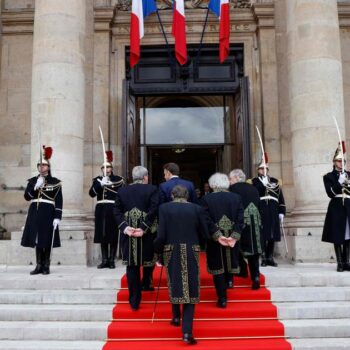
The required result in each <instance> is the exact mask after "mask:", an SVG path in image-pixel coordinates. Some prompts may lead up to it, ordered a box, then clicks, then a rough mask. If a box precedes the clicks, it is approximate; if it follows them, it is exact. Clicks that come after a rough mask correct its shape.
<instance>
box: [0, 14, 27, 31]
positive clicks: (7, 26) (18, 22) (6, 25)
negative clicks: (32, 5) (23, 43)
mask: <svg viewBox="0 0 350 350" xmlns="http://www.w3.org/2000/svg"><path fill="white" fill-rule="evenodd" d="M1 22H2V34H4V35H11V34H14V35H16V34H17V35H18V34H20V35H23V34H33V26H34V9H21V10H2V13H1Z"/></svg>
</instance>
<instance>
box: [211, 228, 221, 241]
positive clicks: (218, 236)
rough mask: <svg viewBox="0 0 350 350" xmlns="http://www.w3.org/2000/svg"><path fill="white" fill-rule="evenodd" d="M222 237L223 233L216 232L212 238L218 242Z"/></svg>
mask: <svg viewBox="0 0 350 350" xmlns="http://www.w3.org/2000/svg"><path fill="white" fill-rule="evenodd" d="M221 236H222V232H221V231H220V230H218V231H216V232H215V233H214V234H213V235H212V238H213V240H214V241H218V239H219V238H220V237H221Z"/></svg>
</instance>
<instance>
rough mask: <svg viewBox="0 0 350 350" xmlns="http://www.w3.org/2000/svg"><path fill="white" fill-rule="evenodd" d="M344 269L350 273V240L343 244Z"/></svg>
mask: <svg viewBox="0 0 350 350" xmlns="http://www.w3.org/2000/svg"><path fill="white" fill-rule="evenodd" d="M343 269H344V271H350V240H347V241H345V243H344V244H343Z"/></svg>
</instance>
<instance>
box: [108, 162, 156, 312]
mask: <svg viewBox="0 0 350 350" xmlns="http://www.w3.org/2000/svg"><path fill="white" fill-rule="evenodd" d="M132 178H133V183H132V184H130V185H128V186H125V187H121V188H120V189H119V190H118V193H117V194H116V198H115V206H114V216H115V219H116V222H117V225H118V228H119V229H120V245H121V253H122V261H123V264H124V265H127V267H126V277H127V281H128V289H129V303H130V306H131V308H132V310H133V311H136V310H137V309H138V308H139V304H140V302H141V289H142V284H144V285H145V284H148V285H149V284H150V281H147V283H146V282H145V281H143V282H141V276H140V267H141V266H143V267H152V266H154V264H155V261H156V258H155V255H154V250H153V240H154V238H155V231H154V230H153V228H152V226H153V225H154V223H155V220H156V216H157V211H158V203H159V194H158V189H157V187H156V186H153V185H149V184H148V171H147V169H146V168H144V167H142V166H136V167H134V168H133V170H132ZM144 272H145V270H144ZM147 278H148V279H150V278H151V276H148V277H147ZM143 279H144V280H145V274H144V276H143Z"/></svg>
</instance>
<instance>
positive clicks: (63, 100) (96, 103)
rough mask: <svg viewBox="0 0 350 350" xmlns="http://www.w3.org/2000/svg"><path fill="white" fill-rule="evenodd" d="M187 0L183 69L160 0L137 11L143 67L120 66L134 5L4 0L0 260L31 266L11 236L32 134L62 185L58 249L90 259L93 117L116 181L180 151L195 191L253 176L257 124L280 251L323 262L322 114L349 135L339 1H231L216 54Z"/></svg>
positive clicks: (326, 130)
mask: <svg viewBox="0 0 350 350" xmlns="http://www.w3.org/2000/svg"><path fill="white" fill-rule="evenodd" d="M185 3H186V32H187V44H188V50H189V57H190V59H189V61H188V64H186V65H185V66H184V67H180V66H179V65H177V64H176V62H175V60H174V56H173V55H174V53H173V44H174V42H173V38H172V36H171V22H172V9H171V1H170V0H161V1H157V4H158V8H159V16H160V18H161V25H160V22H159V19H158V17H157V15H156V14H153V15H151V16H150V17H148V18H147V19H146V21H145V36H144V38H143V39H142V42H141V44H142V48H141V59H140V63H139V65H138V66H137V67H136V68H133V69H130V66H129V56H128V54H129V29H130V28H129V21H130V7H131V1H130V0H94V1H93V0H86V1H85V0H60V1H55V0H36V1H34V0H3V1H2V3H1V15H0V21H1V23H0V25H1V32H0V50H1V56H0V57H1V61H0V79H1V80H0V125H1V128H0V136H1V137H0V183H1V188H0V225H1V227H2V229H3V230H4V231H7V232H12V233H13V234H12V236H11V240H7V241H5V240H2V241H0V263H4V262H5V263H6V262H7V263H28V262H29V260H28V259H30V258H29V255H26V254H22V253H21V249H22V248H20V247H19V241H18V237H19V231H20V229H21V227H22V226H23V224H24V220H25V215H26V210H27V203H25V201H24V200H23V186H25V183H26V179H28V178H29V177H30V176H31V175H32V174H34V173H35V172H36V162H37V159H38V156H39V145H40V144H46V145H50V146H52V147H53V149H54V153H53V157H52V172H53V174H54V176H57V177H58V178H60V179H62V180H63V195H64V220H63V222H62V230H63V231H64V233H63V236H64V237H65V238H66V244H67V246H68V247H69V248H67V249H66V250H65V252H66V253H63V252H62V253H60V254H62V255H61V256H60V255H58V257H59V258H58V259H60V262H61V263H65V262H66V261H70V262H71V263H85V262H86V261H87V262H88V263H94V261H95V260H96V254H97V253H96V251H95V249H94V247H93V245H92V243H91V232H92V230H93V222H92V219H93V217H92V213H93V208H94V202H93V201H92V200H91V199H90V198H89V196H88V189H89V186H90V185H91V179H92V178H93V177H94V176H96V175H97V174H99V173H100V164H101V162H102V145H101V140H100V134H99V126H101V128H102V130H103V133H104V137H105V141H106V144H107V145H108V147H109V148H110V149H112V150H113V152H114V165H115V172H116V173H118V174H122V175H124V176H126V177H128V176H129V173H130V168H131V167H132V166H133V165H136V164H139V163H141V164H143V165H144V166H146V167H148V168H149V170H150V173H151V179H152V182H153V183H155V184H157V183H159V181H161V180H162V178H161V166H162V164H163V163H165V162H168V161H176V162H179V163H180V166H181V168H182V169H183V174H184V176H186V177H188V178H191V179H192V180H193V181H194V182H195V183H196V186H198V187H200V186H201V185H202V184H203V183H204V182H205V181H206V179H207V178H208V176H209V175H210V174H211V173H213V172H215V171H224V172H228V171H230V170H231V169H233V168H236V167H243V168H244V169H245V171H246V172H247V173H248V174H250V175H254V173H255V171H256V170H255V167H256V164H257V163H258V162H259V161H260V156H261V151H260V145H259V140H258V138H257V133H256V128H255V126H258V127H259V129H260V130H261V132H262V134H263V139H264V144H265V148H266V151H267V153H268V155H269V164H270V172H271V174H272V175H273V176H274V177H277V178H280V179H282V181H283V190H284V194H285V198H286V204H287V210H288V215H287V219H286V222H285V231H286V235H287V242H288V248H289V253H288V254H286V252H285V250H284V249H285V248H284V245H280V253H281V255H282V256H283V257H285V258H286V259H288V260H291V261H296V262H307V261H331V260H332V259H333V258H334V257H333V256H332V255H333V252H332V247H331V246H330V245H327V244H325V243H321V237H320V236H321V231H322V225H323V221H324V216H325V211H326V207H327V203H328V198H327V196H326V193H325V191H324V187H323V183H322V175H323V174H325V173H326V172H328V171H330V169H331V168H332V157H333V154H334V151H335V149H336V147H337V143H338V136H337V132H336V129H335V126H334V121H333V117H335V118H336V119H337V120H338V123H339V125H340V129H341V132H342V134H343V137H344V138H346V139H347V141H348V142H349V139H350V98H348V97H350V54H349V52H350V1H348V0H346V1H336V0H274V1H273V0H234V1H231V2H230V6H231V38H230V44H231V50H230V56H229V58H228V60H227V61H226V62H225V63H224V64H222V65H220V64H219V60H218V36H219V34H218V32H219V22H218V20H217V18H216V17H215V16H214V15H212V14H209V15H208V17H207V21H206V16H207V10H206V6H207V1H206V0H189V1H185ZM204 23H206V26H205V30H204V31H203V27H204ZM165 39H166V40H165ZM77 249H78V250H79V252H80V253H79V254H76V252H77ZM70 251H71V253H69V252H70ZM65 254H66V255H65ZM14 256H15V257H14ZM19 256H21V258H19Z"/></svg>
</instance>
